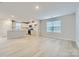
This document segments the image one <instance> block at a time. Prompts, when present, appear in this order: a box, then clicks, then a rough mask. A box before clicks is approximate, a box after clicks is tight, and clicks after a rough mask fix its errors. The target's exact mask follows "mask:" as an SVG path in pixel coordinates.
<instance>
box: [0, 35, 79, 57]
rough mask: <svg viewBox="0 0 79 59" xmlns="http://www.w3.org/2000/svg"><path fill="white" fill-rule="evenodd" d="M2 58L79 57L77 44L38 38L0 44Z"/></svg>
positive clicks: (33, 37)
mask: <svg viewBox="0 0 79 59" xmlns="http://www.w3.org/2000/svg"><path fill="white" fill-rule="evenodd" d="M0 56H1V57H2V56H4V57H6V56H7V57H52V56H53V57H56V56H57V57H58V56H59V57H64V56H65V57H66V56H67V57H71V56H72V57H74V56H79V49H78V48H77V47H76V43H75V42H73V41H69V40H59V39H51V38H44V37H38V36H27V37H25V38H20V39H19V38H18V39H10V40H5V41H3V42H0Z"/></svg>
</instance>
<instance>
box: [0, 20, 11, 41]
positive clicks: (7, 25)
mask: <svg viewBox="0 0 79 59" xmlns="http://www.w3.org/2000/svg"><path fill="white" fill-rule="evenodd" d="M10 30H11V21H10V20H7V19H0V40H2V39H7V31H10Z"/></svg>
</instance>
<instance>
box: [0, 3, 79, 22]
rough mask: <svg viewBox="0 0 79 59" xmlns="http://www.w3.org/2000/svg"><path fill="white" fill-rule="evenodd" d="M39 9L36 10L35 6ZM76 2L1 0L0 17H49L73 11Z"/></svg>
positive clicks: (24, 18)
mask: <svg viewBox="0 0 79 59" xmlns="http://www.w3.org/2000/svg"><path fill="white" fill-rule="evenodd" d="M37 5H39V7H40V9H39V10H36V9H35V6H37ZM78 5H79V3H78V2H2V3H0V18H10V17H11V15H14V16H15V17H16V18H17V19H18V20H25V21H26V20H28V19H30V18H37V19H39V20H43V19H47V18H50V17H57V16H62V15H65V14H70V13H74V12H75V11H76V8H77V7H78Z"/></svg>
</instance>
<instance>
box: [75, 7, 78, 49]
mask: <svg viewBox="0 0 79 59" xmlns="http://www.w3.org/2000/svg"><path fill="white" fill-rule="evenodd" d="M75 28H76V33H75V36H76V43H77V46H78V48H79V8H78V9H77V12H76V27H75Z"/></svg>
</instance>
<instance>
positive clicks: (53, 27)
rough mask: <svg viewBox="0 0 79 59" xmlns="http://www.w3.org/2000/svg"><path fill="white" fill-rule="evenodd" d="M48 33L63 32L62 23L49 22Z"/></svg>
mask: <svg viewBox="0 0 79 59" xmlns="http://www.w3.org/2000/svg"><path fill="white" fill-rule="evenodd" d="M47 32H61V21H59V20H56V21H48V22H47Z"/></svg>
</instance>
